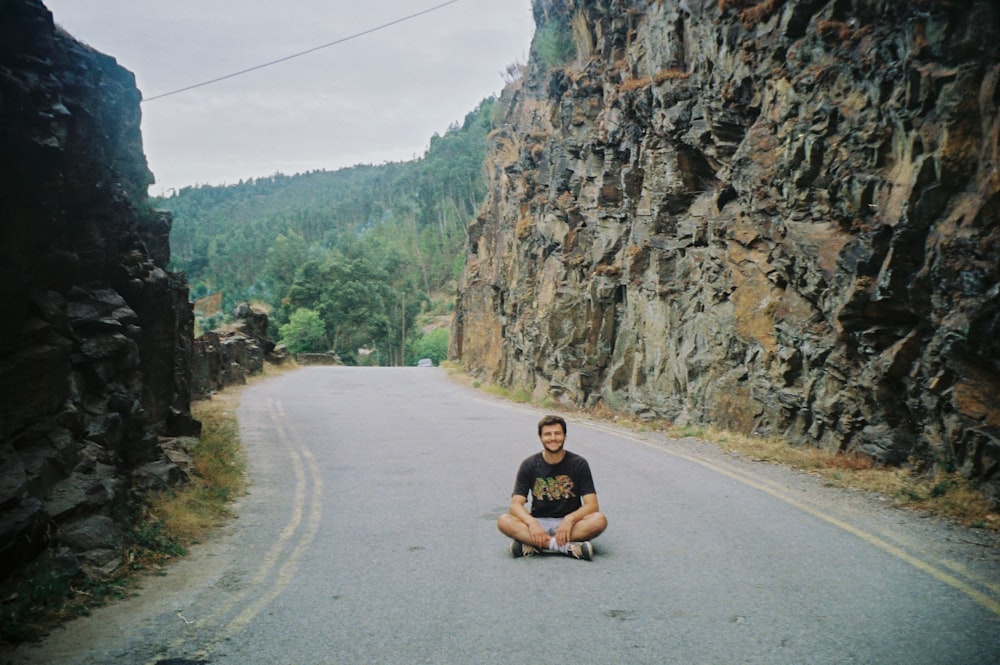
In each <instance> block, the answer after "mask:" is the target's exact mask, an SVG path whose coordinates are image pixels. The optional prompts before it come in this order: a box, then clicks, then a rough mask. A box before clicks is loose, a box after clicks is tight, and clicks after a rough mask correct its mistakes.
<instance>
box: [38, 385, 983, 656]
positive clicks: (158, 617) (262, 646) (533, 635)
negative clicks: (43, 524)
mask: <svg viewBox="0 0 1000 665" xmlns="http://www.w3.org/2000/svg"><path fill="white" fill-rule="evenodd" d="M541 413H542V412H541V411H538V410H537V409H534V408H529V407H525V406H519V405H514V404H510V403H506V402H502V401H500V400H497V399H495V398H491V397H488V396H485V395H483V394H482V393H480V392H478V391H475V390H473V389H471V388H466V387H464V386H461V385H459V384H457V383H455V382H453V381H451V380H450V379H448V378H447V377H446V375H445V374H444V372H443V371H442V370H439V369H422V368H398V369H388V368H385V369H361V368H326V367H323V368H320V367H315V368H305V369H301V370H297V371H295V372H292V373H289V374H286V375H283V376H280V377H277V378H273V379H269V380H267V381H263V382H259V383H257V384H255V385H253V386H251V387H249V388H247V389H246V390H245V391H244V392H243V394H242V396H241V398H240V408H239V419H240V424H241V430H242V434H243V438H244V443H245V446H246V448H247V453H248V456H249V461H250V469H251V478H252V485H251V488H250V493H249V495H248V496H247V497H245V498H244V499H243V500H242V501H241V503H240V505H239V507H238V512H239V518H238V519H237V520H236V521H235V523H234V525H232V526H231V527H229V528H228V529H227V530H226V532H225V533H224V534H223V535H221V536H220V538H219V539H218V540H217V542H215V543H213V544H212V545H209V546H207V549H206V550H205V551H203V552H202V553H200V554H199V553H198V552H196V553H195V555H194V556H193V557H192V560H191V561H187V562H184V563H183V564H181V565H179V566H177V567H176V569H175V570H171V571H170V572H169V573H168V575H167V576H166V578H164V582H161V583H160V586H159V587H158V589H159V590H158V591H149V592H148V593H147V594H143V595H144V596H147V598H146V599H145V600H143V599H138V600H136V601H132V602H134V603H135V604H134V605H133V606H132V607H134V609H127V608H128V606H126V614H127V617H122V613H121V610H119V611H118V614H115V613H114V611H111V613H109V614H106V615H101V614H97V615H95V617H92V618H91V619H90V620H89V621H92V622H94V623H95V624H96V625H100V626H103V629H102V630H103V632H101V631H96V629H95V632H91V633H89V637H87V636H81V635H82V634H80V633H77V638H76V639H74V640H70V642H73V644H71V645H69V646H63V647H62V649H63V650H62V651H54V650H51V649H50V650H49V651H45V650H44V649H42V650H34V651H32V650H22V651H21V652H20V653H19V656H20V657H22V658H25V659H26V660H24V661H23V662H35V663H41V662H59V663H67V664H70V663H79V664H80V665H93V664H94V663H112V662H113V663H150V664H152V663H169V664H170V665H180V664H182V663H192V662H197V661H204V662H208V663H212V664H216V665H284V664H288V665H317V664H340V663H345V664H346V663H351V664H355V663H386V664H389V663H391V664H397V663H407V664H410V663H435V664H466V663H469V664H472V663H475V664H492V663H512V662H530V661H537V662H560V663H574V664H576V665H581V664H582V665H586V664H591V663H593V664H597V663H602V664H603V663H649V664H653V663H656V664H660V663H677V664H685V665H691V664H710V663H711V664H715V663H719V664H727V665H729V664H756V663H761V664H763V663H767V664H776V663H789V664H803V663H810V664H813V663H815V664H821V663H837V664H840V663H878V664H891V663H900V664H904V663H905V664H906V665H919V664H928V665H931V664H933V665H939V664H951V663H954V664H956V665H958V664H961V665H975V664H980V663H981V664H983V665H986V664H989V665H995V664H996V663H998V662H1000V566H998V565H997V561H998V559H997V552H996V548H994V547H987V546H986V545H985V544H984V543H983V542H981V541H980V540H977V539H976V534H974V533H971V532H966V531H964V530H959V529H954V528H950V527H947V526H946V525H941V524H939V523H937V522H934V521H932V520H921V519H919V518H917V517H915V516H910V515H904V514H900V513H898V512H897V511H895V510H891V509H888V508H884V507H880V506H879V505H878V504H877V502H875V501H873V500H872V499H871V498H870V497H866V496H856V495H852V494H850V493H844V492H841V491H839V490H832V489H830V488H824V487H823V486H822V484H821V483H820V482H818V481H817V480H816V479H814V478H812V477H810V476H806V475H804V474H796V473H794V472H789V471H787V470H784V469H780V468H778V467H773V466H770V465H765V464H753V463H751V462H746V461H741V460H738V459H735V458H732V457H730V456H727V455H724V454H721V453H719V452H718V451H715V449H714V448H712V447H710V446H707V445H704V444H700V443H698V442H693V441H680V442H678V441H670V440H667V439H664V438H663V437H662V436H661V435H655V434H635V433H629V432H628V431H625V430H617V429H615V428H613V427H610V426H607V425H603V424H600V423H585V422H581V421H578V420H574V419H573V417H572V416H569V433H568V437H567V443H566V447H567V449H569V450H573V451H575V452H578V453H581V454H583V455H584V456H586V457H587V458H588V459H589V461H590V464H591V467H592V469H593V472H594V477H595V482H596V484H597V490H598V496H599V499H600V503H601V509H602V510H603V511H604V512H605V513H606V514H607V515H608V518H609V527H608V530H607V532H605V534H603V535H602V536H601V537H600V538H598V539H597V540H595V542H594V545H595V550H596V555H595V559H594V560H593V561H589V562H588V561H577V560H574V559H569V558H566V557H562V556H556V555H547V556H541V557H534V558H530V559H513V558H511V557H510V556H509V555H508V554H507V552H506V544H507V543H506V540H505V539H504V538H503V537H502V536H501V535H500V534H499V533H498V532H497V530H496V527H495V520H496V517H497V516H498V515H499V514H500V513H501V512H502V511H504V510H505V509H506V506H507V502H508V499H509V495H510V490H511V488H512V486H513V481H514V472H515V470H516V468H517V464H518V462H520V460H521V459H523V458H524V457H526V456H527V455H529V454H531V453H533V452H535V451H537V450H539V449H540V448H539V443H538V439H537V437H536V435H535V423H536V422H537V420H538V418H539V417H540V415H541ZM54 639H55V640H56V641H58V639H59V638H58V635H56V636H54ZM64 641H66V640H64ZM46 658H55V659H56V660H51V661H46Z"/></svg>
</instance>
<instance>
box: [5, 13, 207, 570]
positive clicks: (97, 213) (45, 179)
mask: <svg viewBox="0 0 1000 665" xmlns="http://www.w3.org/2000/svg"><path fill="white" fill-rule="evenodd" d="M139 100H140V93H139V91H138V90H137V89H136V85H135V79H134V77H133V75H132V74H131V73H130V72H128V71H126V70H125V69H123V68H121V67H120V66H119V65H118V64H117V63H116V62H115V60H114V59H113V58H111V57H108V56H106V55H103V54H100V53H98V52H96V51H94V50H92V49H91V48H89V47H87V46H85V45H83V44H80V43H79V42H77V41H76V40H74V39H73V38H72V37H71V36H69V35H67V34H65V33H63V32H62V31H60V30H59V29H58V28H56V27H55V26H54V25H53V20H52V16H51V14H50V13H49V12H48V10H46V8H45V7H44V6H43V5H42V4H41V2H40V1H39V0H8V1H7V2H3V3H0V114H2V115H0V302H2V303H3V308H4V311H3V316H2V317H0V578H6V577H7V576H9V575H10V574H11V573H13V572H14V571H16V570H17V569H18V568H19V567H20V566H22V565H23V564H25V563H26V562H28V561H30V560H32V559H34V558H36V557H37V556H38V555H39V553H41V552H42V551H43V550H46V549H47V550H48V551H49V552H51V553H58V555H57V558H58V559H59V561H60V562H61V565H62V566H63V567H64V568H63V570H65V568H66V567H69V568H79V567H82V568H85V569H88V570H92V571H98V572H108V571H111V570H114V569H115V568H116V567H117V566H118V565H120V563H121V554H122V545H123V542H124V540H123V539H124V528H123V526H122V523H121V518H122V516H123V515H124V514H125V513H126V512H127V510H126V508H127V504H128V501H129V494H130V491H131V490H132V489H133V487H135V486H137V485H139V486H142V487H149V486H153V485H156V484H158V483H160V482H163V481H167V480H170V479H175V478H177V477H179V472H178V470H177V469H176V467H174V466H173V465H172V464H171V463H170V461H169V460H168V458H167V457H166V455H165V454H164V450H163V448H162V446H161V445H160V443H161V441H163V438H162V437H168V436H171V435H191V434H196V433H197V432H198V423H197V422H195V421H193V420H192V419H191V416H190V412H189V403H190V399H189V394H188V382H189V380H190V369H189V357H190V353H191V340H192V327H193V317H192V314H191V306H190V305H189V303H188V297H187V296H188V293H187V285H186V282H185V280H184V278H183V276H180V275H177V274H173V273H171V272H169V271H167V270H166V269H165V266H166V264H167V262H168V261H169V258H170V250H169V245H168V234H169V231H170V222H171V220H170V217H169V215H165V214H163V213H157V212H155V211H153V210H151V209H150V207H149V205H148V202H147V197H146V189H147V186H148V185H149V184H150V182H151V181H152V175H151V174H150V172H149V169H148V168H147V165H146V159H145V156H144V155H143V150H142V139H141V135H140V131H139V121H140V110H139Z"/></svg>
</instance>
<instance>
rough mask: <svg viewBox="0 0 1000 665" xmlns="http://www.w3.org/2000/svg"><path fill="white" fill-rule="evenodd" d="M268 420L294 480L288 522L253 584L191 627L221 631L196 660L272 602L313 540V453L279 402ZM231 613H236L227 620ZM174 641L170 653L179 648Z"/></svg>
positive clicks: (316, 473) (317, 499) (318, 490)
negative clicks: (213, 623) (214, 623)
mask: <svg viewBox="0 0 1000 665" xmlns="http://www.w3.org/2000/svg"><path fill="white" fill-rule="evenodd" d="M268 417H269V420H270V422H271V426H272V428H273V430H274V433H275V437H276V439H277V442H278V443H279V444H280V445H281V447H283V448H284V449H285V452H286V453H287V454H288V459H289V462H290V465H291V468H292V470H293V472H294V474H295V486H294V488H293V499H292V506H291V510H290V512H289V514H288V522H287V523H286V524H285V526H284V528H283V529H282V530H281V533H280V534H279V535H278V538H277V540H275V541H274V543H273V544H272V545H271V547H269V548H268V550H267V552H266V553H265V554H264V556H263V557H262V558H261V560H260V563H259V564H258V566H257V568H256V570H255V571H254V574H253V578H252V579H251V580H250V582H249V583H248V584H247V585H246V587H245V588H244V589H243V590H241V591H240V593H238V594H236V595H235V596H233V597H232V598H230V599H229V600H228V601H227V602H226V603H224V604H223V605H221V606H220V607H218V608H214V609H213V610H212V612H211V615H210V616H209V617H207V618H205V619H202V620H200V621H197V622H196V623H197V624H199V627H200V626H203V625H205V624H207V623H209V622H211V621H212V620H213V618H215V619H218V620H221V621H222V623H223V625H222V627H221V628H220V629H219V630H218V631H217V632H215V633H214V634H213V639H212V640H211V642H210V643H207V644H203V645H202V646H201V648H200V649H199V650H198V653H197V654H196V657H198V658H205V657H207V656H209V655H210V653H211V651H212V650H213V648H214V647H215V645H217V644H219V643H222V642H224V641H226V640H228V639H231V638H233V637H235V636H236V635H237V634H238V633H239V632H240V631H242V630H243V629H244V628H246V627H247V626H248V625H249V624H250V623H251V622H252V621H253V620H254V619H255V618H256V617H257V616H258V615H259V614H260V613H261V612H262V611H263V610H264V608H266V607H267V606H268V605H269V604H270V603H271V602H273V601H274V600H275V599H276V598H277V597H278V596H279V595H281V593H282V592H283V591H284V590H285V589H286V588H287V587H288V585H289V584H291V582H292V580H293V579H294V578H295V575H296V573H298V571H299V567H300V564H301V561H302V557H303V555H304V554H305V552H306V550H307V549H309V546H310V545H312V543H313V541H314V540H315V539H316V534H317V533H318V532H319V528H320V521H321V519H322V515H323V476H322V475H321V474H320V470H319V465H318V464H317V463H316V458H315V457H314V455H313V452H312V450H311V449H310V448H309V446H308V445H306V444H305V443H304V442H303V441H302V438H301V437H300V436H299V434H298V433H297V432H296V431H295V430H294V428H292V427H291V426H290V425H289V422H288V420H287V419H286V417H285V411H284V406H283V405H282V403H281V401H280V400H277V401H275V400H270V401H269V402H268ZM233 612H238V613H237V614H236V615H235V616H232V617H231V618H228V619H227V617H230V616H231V615H232V614H233ZM183 641H184V640H179V641H178V643H177V644H175V645H174V646H175V647H178V648H179V647H180V646H181V644H183Z"/></svg>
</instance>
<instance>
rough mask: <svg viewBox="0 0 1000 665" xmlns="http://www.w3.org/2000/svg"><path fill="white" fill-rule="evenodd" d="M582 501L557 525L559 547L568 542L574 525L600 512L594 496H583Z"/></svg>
mask: <svg viewBox="0 0 1000 665" xmlns="http://www.w3.org/2000/svg"><path fill="white" fill-rule="evenodd" d="M582 501H583V505H581V506H580V507H579V508H577V509H576V510H574V511H573V512H571V513H570V514H569V515H566V516H565V517H563V520H562V523H561V524H560V525H559V528H558V529H556V544H557V545H559V546H560V547H561V546H563V545H565V544H566V543H568V542H570V539H571V538H570V537H571V535H572V534H573V525H574V524H576V523H577V522H579V521H580V520H582V519H583V518H584V517H586V516H587V515H592V514H594V513H596V512H598V511H599V510H600V506H599V505H598V503H597V495H596V494H584V495H583V498H582ZM539 528H541V527H539ZM543 533H544V532H543Z"/></svg>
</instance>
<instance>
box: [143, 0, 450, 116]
mask: <svg viewBox="0 0 1000 665" xmlns="http://www.w3.org/2000/svg"><path fill="white" fill-rule="evenodd" d="M461 1H462V0H448V2H442V3H441V4H439V5H434V6H433V7H429V8H427V9H424V10H422V11H419V12H417V13H416V14H410V15H409V16H404V17H402V18H398V19H396V20H394V21H389V22H388V23H383V24H382V25H377V26H375V27H374V28H369V29H368V30H364V31H362V32H356V33H354V34H353V35H349V36H347V37H341V38H340V39H337V40H334V41H332V42H328V43H326V44H321V45H319V46H314V47H313V48H311V49H307V50H305V51H300V52H298V53H293V54H292V55H286V56H285V57H283V58H278V59H277V60H272V61H270V62H265V63H264V64H262V65H256V66H254V67H249V68H247V69H241V70H240V71H238V72H233V73H232V74H226V75H225V76H220V77H218V78H214V79H211V80H208V81H202V82H201V83H195V84H194V85H189V86H185V87H183V88H178V89H177V90H171V91H170V92H164V93H162V94H159V95H154V96H152V97H147V98H146V99H143V100H142V101H143V102H151V101H153V100H156V99H163V98H164V97H169V96H171V95H176V94H179V93H182V92H187V91H188V90H194V89H195V88H203V87H205V86H206V85H212V84H213V83H218V82H219V81H225V80H226V79H231V78H235V77H237V76H242V75H243V74H249V73H250V72H255V71H257V70H258V69H264V68H265V67H270V66H271V65H277V64H278V63H281V62H286V61H288V60H292V59H293V58H300V57H302V56H304V55H308V54H310V53H314V52H316V51H319V50H321V49H325V48H329V47H331V46H336V45H337V44H343V43H344V42H349V41H351V40H352V39H357V38H358V37H363V36H365V35H370V34H371V33H373V32H378V31H379V30H384V29H385V28H388V27H390V26H393V25H396V24H398V23H402V22H404V21H409V20H410V19H414V18H417V17H418V16H423V15H424V14H430V13H431V12H435V11H437V10H439V9H443V8H444V7H447V6H448V5H453V4H455V3H456V2H461Z"/></svg>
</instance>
